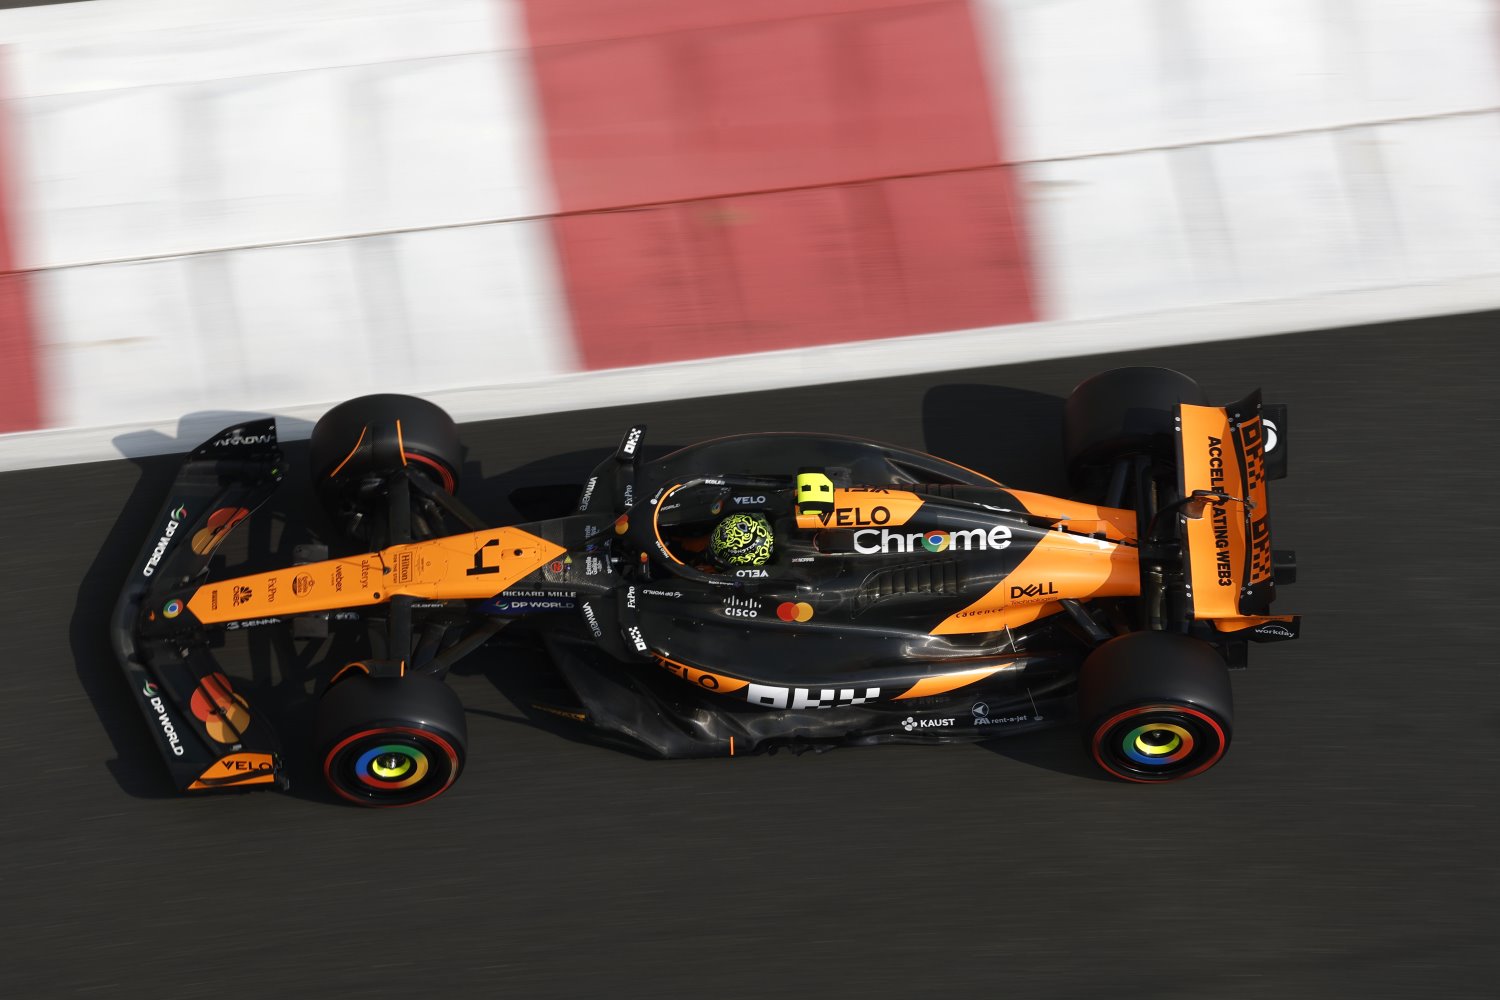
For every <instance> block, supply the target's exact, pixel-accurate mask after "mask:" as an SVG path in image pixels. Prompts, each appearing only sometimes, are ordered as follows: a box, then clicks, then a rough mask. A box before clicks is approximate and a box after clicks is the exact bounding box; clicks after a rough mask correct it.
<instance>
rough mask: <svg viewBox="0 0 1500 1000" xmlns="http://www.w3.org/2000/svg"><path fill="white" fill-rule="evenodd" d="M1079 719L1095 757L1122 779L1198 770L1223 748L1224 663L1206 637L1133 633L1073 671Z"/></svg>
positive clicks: (1226, 729) (1229, 717)
mask: <svg viewBox="0 0 1500 1000" xmlns="http://www.w3.org/2000/svg"><path fill="white" fill-rule="evenodd" d="M1078 702H1079V718H1080V719H1081V720H1082V722H1083V737H1084V744H1085V746H1086V747H1087V748H1088V750H1089V753H1090V755H1091V756H1092V757H1093V758H1094V762H1095V763H1096V764H1098V765H1099V766H1100V767H1101V768H1103V769H1104V770H1105V771H1106V772H1108V773H1109V774H1110V775H1111V776H1113V777H1116V778H1119V779H1121V780H1123V781H1136V782H1160V781H1175V780H1178V779H1180V778H1190V777H1192V776H1193V775H1195V774H1202V773H1203V772H1204V771H1207V770H1208V769H1209V768H1211V767H1213V766H1214V765H1215V764H1217V763H1218V762H1219V761H1220V760H1221V759H1223V757H1224V752H1225V751H1226V750H1228V749H1229V738H1230V732H1231V729H1230V726H1231V722H1232V721H1233V718H1234V701H1233V695H1232V693H1231V690H1230V686H1229V670H1228V667H1227V665H1226V664H1225V663H1224V660H1223V658H1222V657H1221V656H1219V654H1218V653H1217V652H1216V651H1215V650H1214V648H1213V647H1212V646H1210V645H1208V644H1207V643H1205V642H1201V641H1199V640H1197V639H1193V638H1190V637H1188V636H1185V635H1180V634H1178V633H1175V632H1132V633H1129V634H1127V635H1122V636H1118V637H1116V638H1114V639H1111V640H1110V641H1108V642H1106V643H1105V644H1104V645H1102V646H1100V647H1099V648H1098V649H1096V650H1094V651H1093V652H1092V653H1090V654H1089V657H1088V659H1087V660H1085V661H1084V664H1083V670H1082V671H1081V672H1080V674H1079V678H1078Z"/></svg>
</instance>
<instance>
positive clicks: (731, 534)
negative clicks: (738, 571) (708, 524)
mask: <svg viewBox="0 0 1500 1000" xmlns="http://www.w3.org/2000/svg"><path fill="white" fill-rule="evenodd" d="M708 551H709V552H710V553H711V554H712V555H713V557H714V561H715V562H717V563H718V564H719V565H720V566H764V565H765V564H766V563H768V562H770V561H771V523H770V522H769V521H767V520H766V519H765V517H764V516H763V515H760V514H730V515H729V516H728V517H726V518H724V520H722V521H720V522H719V523H718V524H717V525H716V526H715V527H714V533H713V534H712V535H711V536H710V537H709V539H708Z"/></svg>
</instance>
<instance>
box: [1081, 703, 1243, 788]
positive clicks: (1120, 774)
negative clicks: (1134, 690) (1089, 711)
mask: <svg viewBox="0 0 1500 1000" xmlns="http://www.w3.org/2000/svg"><path fill="white" fill-rule="evenodd" d="M1152 715H1155V716H1158V718H1157V719H1155V720H1152V719H1149V718H1141V724H1140V725H1136V726H1132V727H1131V728H1130V729H1129V730H1126V731H1125V732H1124V733H1121V734H1119V735H1118V736H1117V737H1115V738H1114V740H1113V742H1115V743H1116V745H1117V747H1118V752H1119V758H1123V760H1121V759H1118V758H1115V757H1114V753H1113V750H1112V748H1111V747H1110V746H1109V745H1107V742H1106V741H1109V740H1111V734H1113V733H1116V732H1117V729H1118V727H1119V726H1120V724H1121V723H1123V722H1126V721H1127V720H1130V719H1135V718H1140V717H1142V716H1152ZM1185 720H1191V721H1192V722H1196V723H1197V724H1198V725H1201V726H1202V727H1204V728H1203V731H1201V732H1199V733H1196V734H1195V733H1194V732H1193V731H1192V727H1191V724H1190V725H1189V726H1184V725H1182V724H1181V723H1182V722H1183V721H1185ZM1153 732H1165V733H1168V734H1169V735H1170V736H1171V737H1172V738H1173V739H1175V740H1176V741H1177V742H1176V743H1173V742H1172V740H1167V741H1165V742H1164V743H1162V744H1161V745H1160V747H1159V748H1158V747H1157V746H1156V745H1154V744H1152V743H1151V742H1150V741H1144V740H1143V737H1145V736H1147V734H1149V733H1153ZM1137 741H1141V742H1139V743H1138V742H1137ZM1147 747H1150V748H1151V749H1153V750H1156V752H1154V753H1152V752H1147V749H1146V748H1147ZM1228 748H1229V736H1228V734H1227V733H1226V732H1225V730H1224V726H1223V725H1222V724H1221V723H1220V722H1219V721H1218V720H1217V719H1215V718H1214V717H1213V716H1212V715H1209V714H1208V713H1206V712H1203V711H1201V710H1199V709H1196V708H1190V707H1188V706H1186V705H1141V706H1137V707H1135V708H1128V709H1125V710H1124V711H1122V712H1118V713H1116V714H1115V715H1113V716H1111V717H1110V718H1109V719H1107V720H1106V721H1104V722H1102V723H1100V724H1099V725H1098V726H1097V727H1095V729H1094V735H1093V738H1092V739H1091V740H1090V750H1091V752H1092V753H1093V756H1094V761H1095V763H1097V764H1098V765H1099V766H1100V767H1102V768H1103V769H1104V770H1106V771H1108V772H1109V773H1110V774H1112V775H1114V776H1115V777H1117V778H1120V779H1123V780H1125V781H1134V782H1138V783H1141V784H1156V783H1159V782H1163V781H1179V780H1181V779H1183V778H1191V777H1192V776H1193V775H1195V774H1201V773H1203V772H1204V771H1206V770H1208V769H1209V768H1210V767H1213V766H1214V765H1215V764H1217V763H1218V762H1219V758H1221V757H1223V756H1224V752H1225V751H1226V750H1227V749H1228ZM1195 750H1197V751H1200V752H1203V753H1206V754H1207V756H1206V757H1205V759H1203V760H1200V761H1198V762H1196V763H1194V764H1193V765H1192V766H1191V767H1190V768H1189V769H1187V770H1184V771H1177V770H1173V769H1172V768H1171V765H1172V764H1177V763H1180V762H1182V761H1186V760H1190V759H1191V757H1192V755H1193V753H1194V751H1195ZM1132 751H1133V752H1132ZM1126 761H1133V762H1135V765H1136V766H1135V768H1134V769H1131V765H1130V764H1128V763H1125V762H1126ZM1157 769H1159V770H1157ZM1153 770H1157V773H1155V774H1153V773H1152V772H1153Z"/></svg>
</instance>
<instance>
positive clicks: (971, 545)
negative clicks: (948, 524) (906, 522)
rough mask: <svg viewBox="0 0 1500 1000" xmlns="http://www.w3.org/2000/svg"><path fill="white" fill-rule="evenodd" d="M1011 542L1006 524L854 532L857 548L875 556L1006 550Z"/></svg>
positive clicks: (862, 553)
mask: <svg viewBox="0 0 1500 1000" xmlns="http://www.w3.org/2000/svg"><path fill="white" fill-rule="evenodd" d="M1009 545H1010V529H1009V528H1007V527H1005V526H1004V525H996V526H995V527H993V528H988V529H986V528H969V529H967V530H963V531H937V530H935V531H925V532H905V531H891V530H890V529H889V528H881V529H880V530H879V531H876V530H875V529H873V528H867V529H865V530H864V531H856V532H855V533H854V551H855V552H858V553H859V554H860V555H865V556H872V555H876V554H877V553H882V552H920V551H922V550H923V549H925V550H927V551H928V552H946V551H948V550H949V549H953V550H955V551H959V552H965V551H988V550H990V549H1003V548H1006V547H1008V546H1009Z"/></svg>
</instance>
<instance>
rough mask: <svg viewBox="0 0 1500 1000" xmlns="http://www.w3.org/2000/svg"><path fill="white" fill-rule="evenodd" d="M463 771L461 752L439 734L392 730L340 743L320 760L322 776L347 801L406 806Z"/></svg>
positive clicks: (435, 792)
mask: <svg viewBox="0 0 1500 1000" xmlns="http://www.w3.org/2000/svg"><path fill="white" fill-rule="evenodd" d="M462 767H463V757H462V755H461V751H460V750H458V749H457V748H456V745H455V744H454V743H452V742H450V740H449V739H448V738H446V737H445V736H444V735H443V734H440V733H437V732H432V731H428V730H425V729H416V728H408V727H391V728H381V729H367V730H364V731H362V732H357V733H354V734H353V735H351V736H347V737H345V738H344V739H343V740H341V741H339V743H338V744H337V745H336V746H334V747H333V748H332V749H331V750H329V751H328V753H327V755H326V756H325V757H324V762H323V775H324V777H325V778H326V779H327V781H328V785H329V787H330V788H332V789H333V790H334V791H335V792H337V793H338V794H339V795H341V796H343V797H344V798H346V799H348V800H349V801H351V802H358V803H359V804H361V805H373V806H405V805H414V804H416V803H418V802H423V801H425V800H427V799H430V798H432V797H434V796H436V795H440V794H441V793H442V792H444V791H445V790H446V789H447V788H448V786H449V785H452V784H453V782H454V781H455V780H456V779H457V778H458V773H459V771H460V770H461V769H462Z"/></svg>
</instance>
